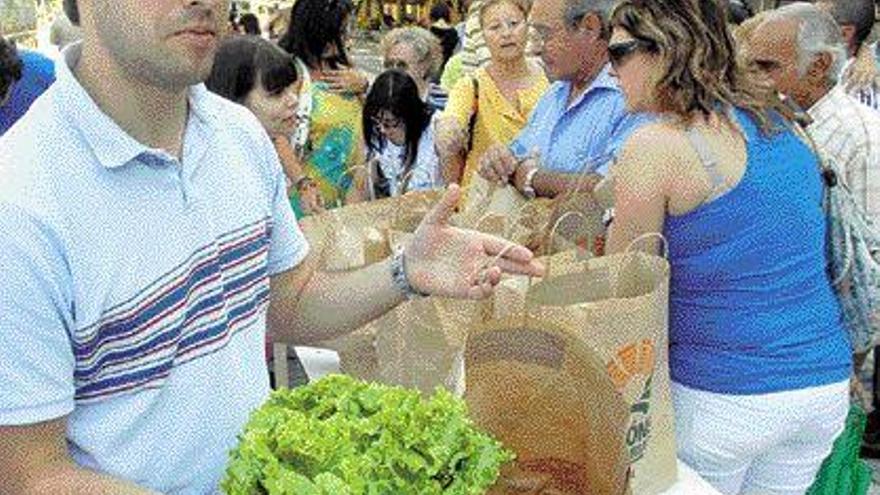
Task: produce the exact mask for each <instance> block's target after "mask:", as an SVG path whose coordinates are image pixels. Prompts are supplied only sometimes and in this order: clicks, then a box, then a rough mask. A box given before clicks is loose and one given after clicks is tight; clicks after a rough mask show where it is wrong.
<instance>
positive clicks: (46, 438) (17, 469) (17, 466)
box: [0, 418, 157, 495]
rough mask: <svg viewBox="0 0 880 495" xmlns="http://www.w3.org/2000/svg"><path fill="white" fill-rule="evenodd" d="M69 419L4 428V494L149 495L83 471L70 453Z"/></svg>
mask: <svg viewBox="0 0 880 495" xmlns="http://www.w3.org/2000/svg"><path fill="white" fill-rule="evenodd" d="M66 426H67V419H66V418H60V419H56V420H52V421H47V422H44V423H36V424H32V425H24V426H0V459H3V462H0V493H15V494H19V495H32V494H33V495H44V494H47V493H52V494H58V495H79V494H82V495H105V494H106V495H146V494H156V493H157V492H153V491H150V490H147V489H145V488H141V487H138V486H136V485H133V484H131V483H128V482H125V481H122V480H118V479H115V478H112V477H110V476H106V475H103V474H99V473H96V472H94V471H89V470H87V469H83V468H80V467H79V466H77V465H76V464H74V462H73V460H72V459H71V458H70V455H69V454H68V452H67V442H66V433H65V432H66Z"/></svg>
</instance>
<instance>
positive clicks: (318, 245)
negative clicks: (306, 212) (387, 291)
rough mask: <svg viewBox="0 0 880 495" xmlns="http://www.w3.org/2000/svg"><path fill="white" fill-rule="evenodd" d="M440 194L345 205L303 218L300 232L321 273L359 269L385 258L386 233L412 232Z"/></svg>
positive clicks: (439, 192)
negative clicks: (314, 255)
mask: <svg viewBox="0 0 880 495" xmlns="http://www.w3.org/2000/svg"><path fill="white" fill-rule="evenodd" d="M442 193H443V192H442V191H422V192H415V193H408V194H405V195H403V196H396V197H393V198H384V199H379V200H376V201H369V202H365V203H355V204H350V205H345V206H342V207H340V208H335V209H332V210H328V211H325V212H323V213H320V214H317V215H311V216H307V217H304V218H303V219H301V220H300V228H301V229H302V231H303V234H304V235H305V236H306V239H307V240H308V241H309V245H310V246H311V248H312V252H313V253H314V254H316V255H318V256H319V258H320V260H321V263H320V268H321V269H322V270H327V271H344V270H350V269H352V268H360V267H362V266H365V265H368V264H371V263H375V262H377V261H380V260H382V259H384V258H386V257H388V256H389V255H390V254H391V250H390V246H389V245H388V241H387V234H388V231H389V230H391V229H393V230H397V231H402V232H412V231H414V230H415V229H416V227H418V224H419V222H421V220H422V218H423V217H424V216H425V214H426V213H427V212H428V211H430V209H431V208H432V207H433V206H434V205H435V204H436V203H437V202H438V201H439V200H440V197H441V195H442Z"/></svg>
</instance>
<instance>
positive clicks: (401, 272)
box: [391, 246, 427, 299]
mask: <svg viewBox="0 0 880 495" xmlns="http://www.w3.org/2000/svg"><path fill="white" fill-rule="evenodd" d="M391 281H392V282H393V283H394V287H395V288H397V290H399V291H400V292H402V293H403V295H404V296H406V298H407V299H417V298H419V297H425V296H427V294H423V293H421V292H419V291H418V290H416V288H415V287H413V286H412V284H410V283H409V278H407V276H406V259H405V258H404V255H403V246H397V247H395V248H394V254H392V255H391Z"/></svg>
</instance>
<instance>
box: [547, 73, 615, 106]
mask: <svg viewBox="0 0 880 495" xmlns="http://www.w3.org/2000/svg"><path fill="white" fill-rule="evenodd" d="M562 88H563V89H564V91H562V95H561V96H562V97H563V98H565V99H568V95H569V94H570V93H571V90H572V88H573V85H572V83H571V81H565V84H563V86H562ZM603 89H609V90H612V91H620V87H619V86H618V85H617V80H616V79H615V78H614V76H612V75H611V64H605V66H604V67H602V70H601V71H599V73H598V74H597V75H596V77H595V78H593V82H591V83H590V85H589V86H587V89H586V90H584V92H583V93H581V94H580V96H578V97H577V98H576V99H575V100H574V101H573V102H571V105H569V106H568V108H567V110H571V109H572V108H574V107H576V106H578V105H580V104H581V102H583V101H584V99H585V98H586V97H587V95H589V94H590V93H593V92H594V91H598V90H603Z"/></svg>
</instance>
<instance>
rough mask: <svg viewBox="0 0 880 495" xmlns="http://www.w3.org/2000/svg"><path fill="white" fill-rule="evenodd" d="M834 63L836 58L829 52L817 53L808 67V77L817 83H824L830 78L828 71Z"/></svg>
mask: <svg viewBox="0 0 880 495" xmlns="http://www.w3.org/2000/svg"><path fill="white" fill-rule="evenodd" d="M833 64H834V58H833V57H832V56H831V54H830V53H828V52H822V53H819V54H816V56H815V57H813V61H812V62H810V66H809V68H808V69H807V74H806V75H807V79H809V80H810V82H813V83H815V84H823V83H824V82H825V81H827V80H828V71H829V70H831V66H832V65H833Z"/></svg>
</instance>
